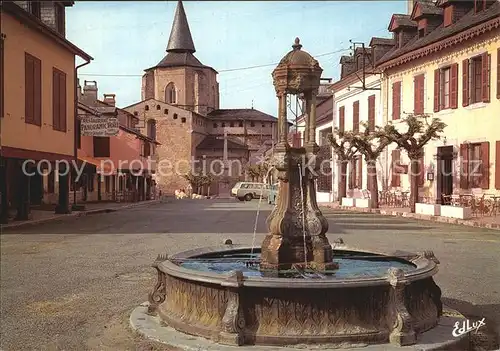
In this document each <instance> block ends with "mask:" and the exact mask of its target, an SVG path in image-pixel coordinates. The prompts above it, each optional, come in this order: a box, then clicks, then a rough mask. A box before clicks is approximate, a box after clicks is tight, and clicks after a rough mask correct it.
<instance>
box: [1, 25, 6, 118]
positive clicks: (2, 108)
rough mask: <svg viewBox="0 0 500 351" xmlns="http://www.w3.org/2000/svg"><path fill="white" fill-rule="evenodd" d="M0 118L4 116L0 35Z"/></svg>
mask: <svg viewBox="0 0 500 351" xmlns="http://www.w3.org/2000/svg"><path fill="white" fill-rule="evenodd" d="M0 72H1V75H0V118H1V117H3V116H4V97H3V96H4V86H5V79H4V50H3V36H1V35H0Z"/></svg>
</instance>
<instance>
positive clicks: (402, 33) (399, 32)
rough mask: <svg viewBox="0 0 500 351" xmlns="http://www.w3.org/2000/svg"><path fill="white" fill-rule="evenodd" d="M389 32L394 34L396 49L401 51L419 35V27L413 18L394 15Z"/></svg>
mask: <svg viewBox="0 0 500 351" xmlns="http://www.w3.org/2000/svg"><path fill="white" fill-rule="evenodd" d="M389 31H390V32H392V33H393V34H394V39H395V41H396V48H398V49H400V48H402V47H403V46H405V45H406V44H407V43H408V42H409V41H410V40H411V39H412V38H414V37H415V36H416V35H417V31H418V27H417V23H415V22H414V21H413V20H412V19H411V16H409V15H401V14H394V15H392V18H391V23H390V24H389Z"/></svg>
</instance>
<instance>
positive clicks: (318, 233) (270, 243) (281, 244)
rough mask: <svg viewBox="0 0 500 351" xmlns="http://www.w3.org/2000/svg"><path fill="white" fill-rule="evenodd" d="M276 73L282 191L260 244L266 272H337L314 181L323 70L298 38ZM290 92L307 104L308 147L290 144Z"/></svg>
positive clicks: (278, 164) (317, 168) (276, 159)
mask: <svg viewBox="0 0 500 351" xmlns="http://www.w3.org/2000/svg"><path fill="white" fill-rule="evenodd" d="M292 48H293V50H292V51H290V52H289V53H288V54H287V55H285V57H283V59H282V60H281V62H280V63H279V65H278V67H276V69H275V70H274V72H273V79H274V86H275V89H276V93H277V96H278V100H279V111H278V138H279V143H278V144H277V145H276V149H275V155H274V160H273V161H274V162H273V163H274V167H275V168H276V169H277V170H278V172H279V173H278V178H279V182H280V184H279V189H278V195H277V198H276V206H275V208H274V210H273V212H272V213H271V215H270V216H269V218H268V225H269V234H268V235H267V236H266V238H265V239H264V241H263V242H262V246H261V252H262V256H261V263H260V268H261V270H263V271H279V270H287V269H290V268H292V267H300V268H303V269H308V268H310V269H314V270H320V271H325V270H333V269H335V268H337V266H336V264H335V263H333V262H332V259H333V254H332V247H331V245H330V243H329V242H328V239H327V237H326V235H325V234H326V232H327V231H328V222H327V220H326V219H325V218H324V217H323V214H322V213H321V211H320V209H319V208H318V204H317V202H316V187H315V179H316V178H317V175H318V173H319V172H320V166H321V162H322V160H320V159H319V158H318V151H319V146H318V145H317V144H316V140H315V138H316V95H317V93H318V87H319V85H320V77H321V72H322V71H323V70H322V69H321V67H320V66H319V63H318V61H316V60H315V59H314V58H313V57H312V56H311V55H309V54H308V53H307V52H305V51H302V50H301V48H302V45H300V42H299V39H298V38H297V39H295V44H294V45H293V46H292ZM287 94H296V95H300V96H301V98H302V99H303V100H304V105H305V111H304V115H305V122H306V123H305V132H304V147H301V148H292V147H290V145H289V144H288V141H287V137H288V121H287V117H286V109H287V106H286V98H287Z"/></svg>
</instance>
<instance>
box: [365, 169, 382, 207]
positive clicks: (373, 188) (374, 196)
mask: <svg viewBox="0 0 500 351" xmlns="http://www.w3.org/2000/svg"><path fill="white" fill-rule="evenodd" d="M366 168H367V171H368V191H369V192H370V208H378V207H379V203H378V181H377V160H369V161H367V164H366Z"/></svg>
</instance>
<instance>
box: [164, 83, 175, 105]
mask: <svg viewBox="0 0 500 351" xmlns="http://www.w3.org/2000/svg"><path fill="white" fill-rule="evenodd" d="M165 102H166V103H167V104H176V103H177V90H176V88H175V84H174V83H172V82H171V83H168V85H167V87H166V88H165Z"/></svg>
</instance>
